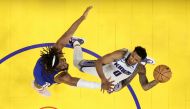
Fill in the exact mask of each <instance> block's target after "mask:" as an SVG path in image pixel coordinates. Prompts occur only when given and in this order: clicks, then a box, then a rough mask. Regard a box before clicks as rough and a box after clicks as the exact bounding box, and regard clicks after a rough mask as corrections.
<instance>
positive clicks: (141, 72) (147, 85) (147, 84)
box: [138, 65, 159, 91]
mask: <svg viewBox="0 0 190 109" xmlns="http://www.w3.org/2000/svg"><path fill="white" fill-rule="evenodd" d="M138 74H139V81H140V84H141V86H142V88H143V89H144V90H145V91H147V90H149V89H151V88H152V87H154V86H155V85H157V84H158V83H159V82H158V81H156V80H152V81H151V82H148V79H147V76H146V68H145V66H144V65H139V67H138Z"/></svg>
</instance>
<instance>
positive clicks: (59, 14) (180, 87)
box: [0, 0, 190, 109]
mask: <svg viewBox="0 0 190 109" xmlns="http://www.w3.org/2000/svg"><path fill="white" fill-rule="evenodd" d="M89 5H93V6H94V8H93V9H92V11H91V12H90V13H89V15H88V17H87V19H86V20H85V21H84V22H82V24H81V25H80V27H79V28H78V30H77V32H76V33H75V35H76V36H79V37H83V38H85V40H86V42H85V44H84V45H82V47H84V48H86V49H88V50H91V51H93V52H95V53H97V54H99V55H101V56H103V55H104V54H106V53H110V52H112V51H114V50H117V49H121V48H127V49H129V50H130V51H132V50H133V49H134V47H135V46H137V45H141V46H143V47H145V48H146V49H147V52H148V55H149V56H150V57H153V58H154V59H155V60H156V65H147V76H148V79H149V80H153V73H152V72H153V69H154V68H155V67H156V66H157V65H159V64H166V65H168V66H170V68H171V69H172V72H173V75H172V76H173V77H172V79H171V80H170V81H169V82H167V83H162V84H158V85H157V86H156V87H154V88H153V89H151V90H149V91H144V90H143V89H142V88H141V86H140V83H139V80H138V76H137V77H135V78H134V80H133V81H132V82H131V84H130V85H131V87H132V88H133V90H134V92H135V94H136V96H137V98H138V102H139V104H140V107H141V109H190V85H189V82H190V70H189V67H190V63H189V60H190V0H89V1H87V0H86V1H84V0H0V59H1V61H2V59H3V58H4V57H5V56H6V55H8V54H10V53H12V52H14V51H16V50H18V49H21V48H23V47H27V46H31V45H35V44H41V43H52V42H53V43H54V42H55V41H56V40H57V39H58V38H59V37H60V36H61V35H62V34H63V33H64V32H65V31H66V30H67V29H68V28H69V27H70V25H71V24H72V23H73V22H74V21H75V20H76V19H77V18H78V17H79V16H80V15H81V14H82V13H83V11H84V10H85V9H86V7H87V6H89ZM40 50H42V48H36V49H30V50H28V51H24V52H21V53H18V54H17V55H15V56H12V57H11V58H9V59H7V60H6V61H4V62H2V63H1V64H0V72H1V73H0V81H1V82H0V107H1V109H40V108H41V107H45V106H52V107H56V108H57V109H137V106H136V104H135V101H134V99H133V96H132V94H131V92H130V90H129V89H128V88H127V87H126V88H125V89H123V90H121V91H120V92H117V93H113V94H111V95H109V94H107V93H104V94H103V93H101V92H100V90H99V89H97V90H92V89H81V88H75V87H71V86H67V85H65V84H60V85H54V86H52V87H50V88H49V90H50V92H51V94H52V96H51V97H48V98H47V97H42V96H40V95H39V94H38V93H36V92H35V91H34V90H33V88H32V87H31V83H32V81H33V79H34V78H33V68H34V65H35V63H36V60H37V59H38V58H39V56H40ZM63 51H64V52H65V53H66V54H65V57H66V58H67V60H68V62H69V64H70V69H69V72H70V74H71V75H73V76H77V77H81V78H84V79H87V80H91V81H97V82H100V80H99V79H98V78H96V77H93V76H91V75H88V74H84V73H81V72H80V71H78V70H77V69H76V68H75V67H74V66H73V64H72V60H73V57H72V56H73V50H72V49H70V48H64V50H63ZM84 58H87V59H95V57H93V56H91V55H89V54H87V53H84ZM46 109H50V108H46Z"/></svg>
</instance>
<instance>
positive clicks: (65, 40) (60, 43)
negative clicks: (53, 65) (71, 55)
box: [55, 6, 92, 50]
mask: <svg viewBox="0 0 190 109" xmlns="http://www.w3.org/2000/svg"><path fill="white" fill-rule="evenodd" d="M91 8H92V6H89V7H87V9H86V10H85V12H84V13H83V14H82V16H81V17H80V18H78V19H77V20H76V21H75V22H74V23H73V24H72V25H71V27H70V28H69V29H68V30H67V31H66V32H65V33H64V34H63V35H62V36H61V37H60V38H59V39H58V40H57V42H56V44H55V47H56V48H58V49H59V50H62V49H63V47H64V46H65V45H66V44H68V42H69V40H70V38H71V37H72V36H73V34H74V32H75V31H76V30H77V28H78V27H79V25H80V24H81V22H82V21H83V20H84V19H86V17H87V15H88V12H89V11H90V9H91Z"/></svg>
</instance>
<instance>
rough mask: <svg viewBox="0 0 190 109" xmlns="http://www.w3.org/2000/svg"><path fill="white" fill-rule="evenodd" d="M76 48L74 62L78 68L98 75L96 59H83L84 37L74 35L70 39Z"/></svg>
mask: <svg viewBox="0 0 190 109" xmlns="http://www.w3.org/2000/svg"><path fill="white" fill-rule="evenodd" d="M70 43H71V44H72V45H73V48H74V54H73V64H74V66H75V67H76V68H78V69H79V70H81V71H82V72H85V73H88V74H91V75H94V76H98V74H97V72H96V68H95V60H85V59H83V54H82V48H81V46H80V45H81V44H83V43H84V40H83V39H80V38H76V37H73V38H72V39H71V41H70Z"/></svg>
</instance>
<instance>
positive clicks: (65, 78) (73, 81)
mask: <svg viewBox="0 0 190 109" xmlns="http://www.w3.org/2000/svg"><path fill="white" fill-rule="evenodd" d="M54 81H55V82H57V83H65V84H67V85H70V86H77V82H78V81H79V78H76V77H72V76H71V75H70V74H69V73H67V72H61V73H60V74H58V75H57V76H55V77H54Z"/></svg>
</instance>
